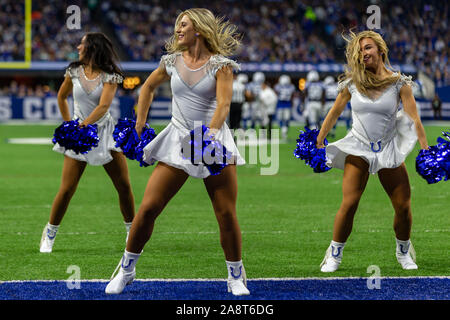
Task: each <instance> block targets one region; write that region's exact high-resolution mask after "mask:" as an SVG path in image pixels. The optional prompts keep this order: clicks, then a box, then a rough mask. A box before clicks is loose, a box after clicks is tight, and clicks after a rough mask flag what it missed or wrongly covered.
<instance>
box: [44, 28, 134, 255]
mask: <svg viewBox="0 0 450 320" xmlns="http://www.w3.org/2000/svg"><path fill="white" fill-rule="evenodd" d="M77 48H78V51H79V57H80V60H79V61H77V62H73V63H71V64H70V65H69V67H68V68H67V70H66V73H65V78H64V82H63V83H62V85H61V88H60V89H59V92H58V105H59V109H60V111H61V115H62V118H63V120H64V121H70V120H71V116H70V113H69V105H68V103H67V97H68V96H69V94H70V93H71V92H72V93H73V99H74V115H73V119H79V121H80V126H86V125H89V124H96V125H97V130H98V137H99V143H98V146H97V147H95V148H93V149H92V150H90V151H89V152H88V153H87V154H77V153H75V152H74V151H72V150H66V149H65V148H64V147H62V146H60V145H59V144H55V146H54V148H53V150H54V151H56V152H59V153H62V154H64V165H63V170H62V179H61V185H60V188H59V191H58V193H57V195H56V197H55V199H54V201H53V205H52V209H51V212H50V219H49V222H48V224H47V225H46V226H45V228H44V231H43V233H42V238H41V244H40V251H41V252H46V253H49V252H52V248H53V245H54V241H55V237H56V232H57V231H58V227H59V225H60V223H61V221H62V219H63V217H64V214H65V213H66V210H67V207H68V205H69V202H70V199H71V198H72V196H73V194H74V193H75V190H76V188H77V185H78V182H79V180H80V178H81V175H82V174H83V171H84V169H85V167H86V165H87V164H90V165H94V166H99V165H102V166H103V167H104V168H105V171H106V172H107V174H108V175H109V177H110V178H111V180H112V182H113V184H114V187H115V188H116V190H117V192H118V194H119V202H120V210H121V212H122V215H123V219H124V223H125V227H126V230H127V233H128V232H129V229H130V227H131V221H132V220H133V217H134V198H133V194H132V189H131V186H130V180H129V177H128V167H127V162H126V159H125V156H124V155H123V154H122V150H121V149H120V148H116V147H115V142H114V139H113V136H112V133H113V131H114V120H113V118H112V117H111V114H110V113H109V107H110V105H111V102H112V100H113V98H114V95H115V93H116V89H117V84H118V83H121V82H122V75H121V71H120V70H119V68H118V67H117V66H116V64H115V61H114V60H115V57H116V54H115V52H114V50H113V47H112V44H111V42H110V40H109V39H108V38H107V37H106V36H105V35H104V34H102V33H88V34H86V35H85V36H84V37H83V38H82V40H81V43H80V45H79V46H78V47H77Z"/></svg>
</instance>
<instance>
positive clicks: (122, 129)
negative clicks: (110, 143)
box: [113, 118, 156, 167]
mask: <svg viewBox="0 0 450 320" xmlns="http://www.w3.org/2000/svg"><path fill="white" fill-rule="evenodd" d="M155 137H156V133H155V130H154V129H153V128H151V127H149V126H148V125H147V124H146V125H145V127H144V128H143V129H142V133H141V138H140V139H139V136H138V134H137V132H136V121H135V120H133V119H128V118H125V119H119V120H118V121H117V124H116V126H115V128H114V132H113V138H114V140H115V141H116V147H120V148H121V149H122V152H123V154H124V155H125V156H126V157H127V158H128V159H130V160H137V161H138V162H139V165H140V166H141V167H147V166H149V164H148V163H146V162H144V160H143V159H142V158H143V156H144V151H143V149H144V148H145V147H146V146H147V144H149V143H150V142H151V141H152V140H153V139H154V138H155Z"/></svg>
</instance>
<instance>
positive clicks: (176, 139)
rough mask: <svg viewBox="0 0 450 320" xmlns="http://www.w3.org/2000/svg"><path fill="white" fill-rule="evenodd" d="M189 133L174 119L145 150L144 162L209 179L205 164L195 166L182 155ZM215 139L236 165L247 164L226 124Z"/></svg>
mask: <svg viewBox="0 0 450 320" xmlns="http://www.w3.org/2000/svg"><path fill="white" fill-rule="evenodd" d="M189 133H190V131H189V130H187V129H186V128H184V127H183V126H181V125H180V124H177V121H176V120H175V119H173V118H172V120H171V121H170V123H169V124H168V125H167V127H165V128H164V130H162V131H161V132H160V133H159V134H158V135H157V136H156V138H155V139H154V140H153V141H152V142H150V143H149V144H148V145H147V146H146V147H145V148H144V150H143V151H144V156H143V160H144V161H145V162H146V163H148V164H150V165H153V164H154V163H155V162H156V161H161V162H164V163H165V164H167V165H169V166H172V167H175V168H178V169H181V170H184V171H185V172H186V173H187V174H189V175H190V176H192V177H194V178H206V177H208V176H209V175H210V172H209V170H208V169H207V167H206V166H205V165H204V164H202V163H199V164H197V165H194V164H192V162H191V161H190V159H186V158H184V157H183V155H182V152H181V149H182V142H183V140H185V138H186V136H187V135H189ZM215 138H216V140H217V141H220V143H222V144H223V145H224V146H225V148H226V149H227V150H228V151H230V152H231V153H232V155H233V158H234V164H236V165H244V164H245V160H244V159H243V158H242V157H241V155H240V153H239V150H238V148H237V146H236V144H235V142H234V139H233V136H232V134H231V131H230V129H229V128H228V125H227V124H226V123H224V124H223V126H222V128H221V129H220V130H219V131H218V132H217V134H216V136H215Z"/></svg>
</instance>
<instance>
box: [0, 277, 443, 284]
mask: <svg viewBox="0 0 450 320" xmlns="http://www.w3.org/2000/svg"><path fill="white" fill-rule="evenodd" d="M368 278H374V277H327V278H320V277H306V278H253V279H247V281H249V282H252V281H274V282H276V281H304V280H320V281H330V280H349V279H353V280H366V279H368ZM376 278H377V279H381V280H383V279H450V276H415V277H376ZM73 281H74V279H71V280H48V279H46V280H7V281H0V284H2V283H27V282H30V283H34V282H73ZM79 281H80V282H109V281H111V280H110V279H85V280H79ZM134 281H140V282H189V281H192V282H209V281H210V282H223V281H227V279H225V278H224V279H219V278H211V279H206V278H198V279H135V280H134Z"/></svg>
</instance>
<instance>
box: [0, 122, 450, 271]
mask: <svg viewBox="0 0 450 320" xmlns="http://www.w3.org/2000/svg"><path fill="white" fill-rule="evenodd" d="M54 128H55V126H37V125H36V126H31V125H30V126H20V125H0V204H1V206H0V217H1V222H0V239H1V249H0V261H1V264H0V280H24V279H67V278H68V277H69V276H70V274H68V273H67V272H66V271H67V268H68V267H69V266H71V265H76V266H79V267H80V271H81V278H82V279H109V277H110V275H111V273H112V272H113V270H114V268H115V267H116V265H117V263H118V261H119V259H120V258H121V255H122V252H123V249H124V246H125V235H126V234H125V228H124V225H123V222H122V216H121V214H120V211H119V207H118V197H117V194H116V191H115V189H114V188H113V186H112V183H111V181H110V180H109V178H108V177H107V175H106V172H105V171H104V169H103V168H102V167H92V166H88V167H87V168H86V171H85V173H84V175H83V177H82V179H81V182H80V184H79V187H78V190H77V192H76V193H75V196H74V197H73V199H72V202H71V204H70V206H69V209H68V212H67V214H66V216H65V218H64V220H63V223H62V224H61V227H60V229H59V232H58V236H57V237H56V242H55V246H54V251H53V253H51V254H42V253H39V241H40V238H41V232H42V229H43V227H44V225H45V224H46V222H47V221H48V216H49V210H50V205H51V203H52V200H53V197H54V196H55V194H56V192H57V189H58V187H59V183H60V174H61V168H62V163H63V161H62V160H63V159H62V155H60V154H58V153H56V152H53V151H52V150H51V146H50V145H20V144H8V143H6V141H7V139H8V138H19V137H51V136H52V134H53V130H54ZM156 129H157V132H158V131H159V130H160V129H161V128H160V127H157V128H156ZM298 129H299V128H291V130H290V138H291V141H290V143H288V144H281V145H280V150H279V154H280V167H279V171H278V174H276V175H272V176H263V175H260V174H259V173H260V168H259V166H258V165H246V166H242V167H238V181H239V196H238V207H237V209H238V217H239V222H240V225H241V229H242V233H243V260H244V264H245V268H246V271H247V275H248V277H249V278H267V277H325V276H327V277H329V276H333V277H335V276H359V277H367V276H369V275H370V274H368V273H367V268H368V266H370V265H377V266H378V267H379V268H380V270H381V276H423V275H430V276H431V275H447V276H448V275H450V267H449V266H450V263H449V262H450V256H449V252H450V236H449V235H450V209H449V199H450V182H443V181H441V182H439V183H437V184H434V185H428V184H427V183H426V181H425V180H423V179H422V178H421V177H420V176H419V175H418V174H417V173H416V171H415V165H414V163H415V162H414V161H415V157H416V155H417V152H418V149H416V150H414V151H413V152H412V153H411V155H410V156H409V158H408V159H407V167H408V172H409V176H410V182H411V187H412V207H413V230H412V237H411V239H412V241H413V244H414V247H415V249H416V252H417V263H418V265H419V270H415V271H408V272H406V271H403V270H402V269H401V267H400V265H399V264H398V263H397V261H396V259H395V238H394V232H393V228H392V223H393V210H392V207H391V204H390V202H389V199H388V197H387V196H386V194H385V193H384V191H383V189H382V187H381V184H380V183H379V181H378V178H377V176H371V178H370V179H369V183H368V185H367V189H366V192H365V194H364V196H363V198H362V200H361V202H360V206H359V209H358V213H357V215H356V218H355V223H354V229H353V233H352V235H351V236H350V238H349V241H348V242H347V246H346V248H345V251H344V259H343V262H342V264H341V267H340V269H339V271H337V272H335V273H333V274H323V273H321V272H320V271H319V264H320V262H321V261H322V258H323V255H324V253H325V250H326V248H327V246H328V244H329V242H330V240H331V235H332V226H333V221H334V216H335V213H336V211H337V209H338V207H339V204H340V200H341V179H342V173H343V172H342V171H341V170H338V169H332V170H331V171H329V172H326V173H323V174H315V173H313V171H312V169H310V168H309V167H307V166H306V165H305V164H304V162H303V161H301V160H298V159H295V158H294V156H293V150H294V148H295V138H296V136H297V135H298ZM443 129H446V130H447V131H448V130H449V129H448V128H442V127H432V126H427V127H426V131H427V135H428V140H429V143H430V145H434V144H436V137H438V136H439V135H440V132H441V130H443ZM344 131H345V130H344V128H343V127H339V128H338V135H337V138H340V137H342V136H343V135H344ZM417 148H418V147H417ZM128 165H129V170H130V177H131V183H132V186H133V191H134V195H135V199H136V208H138V206H139V204H140V202H141V199H142V195H143V191H144V188H145V185H146V182H147V179H148V177H149V175H150V173H151V172H152V170H153V167H148V168H141V167H139V164H138V162H137V161H129V162H128ZM225 277H226V267H225V262H224V256H223V253H222V250H221V247H220V244H219V234H218V226H217V223H216V220H215V217H214V213H213V211H212V207H211V204H210V201H209V198H208V196H207V194H206V191H205V189H204V186H203V182H202V180H199V179H194V178H190V179H189V180H188V182H187V183H186V184H185V186H184V187H183V188H182V189H181V191H180V192H179V193H178V194H177V195H176V196H175V198H174V199H173V200H172V202H171V203H169V205H168V207H167V208H166V209H165V211H164V212H163V214H162V215H161V216H160V217H159V218H158V220H157V225H156V227H155V231H154V234H153V237H152V239H151V240H150V242H148V243H147V245H146V247H145V251H144V254H143V255H142V256H141V258H140V260H139V263H138V266H137V278H225Z"/></svg>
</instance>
